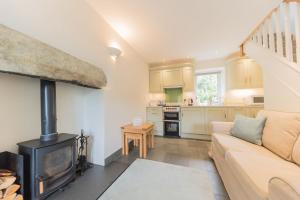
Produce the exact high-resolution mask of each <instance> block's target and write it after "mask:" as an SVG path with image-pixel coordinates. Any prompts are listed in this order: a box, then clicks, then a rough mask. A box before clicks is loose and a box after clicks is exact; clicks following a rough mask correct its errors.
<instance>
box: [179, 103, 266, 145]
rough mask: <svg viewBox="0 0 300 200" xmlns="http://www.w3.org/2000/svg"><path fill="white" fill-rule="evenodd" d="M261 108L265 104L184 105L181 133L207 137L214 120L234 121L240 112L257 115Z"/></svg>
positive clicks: (201, 137) (246, 114)
mask: <svg viewBox="0 0 300 200" xmlns="http://www.w3.org/2000/svg"><path fill="white" fill-rule="evenodd" d="M260 110H263V106H239V107H236V106H220V107H209V106H193V107H182V108H181V134H182V136H183V137H188V138H198V139H203V138H206V139H207V137H203V135H206V136H209V135H210V134H211V122H212V121H223V122H232V121H234V119H235V117H236V115H238V114H239V115H244V116H249V117H256V115H257V113H258V112H259V111H260ZM200 135H201V136H200ZM208 139H209V138H208Z"/></svg>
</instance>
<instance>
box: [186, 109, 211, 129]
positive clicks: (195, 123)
mask: <svg viewBox="0 0 300 200" xmlns="http://www.w3.org/2000/svg"><path fill="white" fill-rule="evenodd" d="M205 114H206V113H205V109H204V108H200V107H199V108H182V109H181V132H182V133H183V134H205V133H206V131H207V130H206V129H207V126H206V116H205Z"/></svg>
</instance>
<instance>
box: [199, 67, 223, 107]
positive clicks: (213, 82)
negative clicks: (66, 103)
mask: <svg viewBox="0 0 300 200" xmlns="http://www.w3.org/2000/svg"><path fill="white" fill-rule="evenodd" d="M196 77H197V78H196V96H197V101H198V102H197V103H198V104H207V105H211V104H220V103H221V96H222V88H221V79H222V73H221V71H218V72H209V73H199V74H197V76H196Z"/></svg>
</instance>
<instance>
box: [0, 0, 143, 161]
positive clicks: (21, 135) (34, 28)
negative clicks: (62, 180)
mask: <svg viewBox="0 0 300 200" xmlns="http://www.w3.org/2000/svg"><path fill="white" fill-rule="evenodd" d="M0 23H1V24H4V25H6V26H8V27H10V28H12V29H15V30H18V31H20V32H22V33H24V34H27V35H29V36H31V37H33V38H36V39H38V40H40V41H43V42H45V43H47V44H49V45H51V46H54V47H56V48H58V49H61V50H63V51H65V52H67V53H69V54H71V55H73V56H76V57H78V58H80V59H83V60H85V61H88V62H90V63H92V64H95V65H96V66H99V67H101V68H102V69H103V70H104V72H105V73H106V75H107V79H108V86H107V87H106V88H104V89H103V90H93V89H87V88H82V87H79V86H73V85H69V84H65V83H58V86H57V104H58V105H57V107H58V109H57V112H58V130H59V131H61V132H76V133H79V132H80V129H81V128H85V129H86V130H87V131H88V132H89V133H90V134H92V137H93V138H94V141H93V142H94V144H93V147H92V158H93V162H95V163H96V164H103V163H104V158H105V157H106V156H108V155H110V154H111V153H113V152H115V151H116V150H118V149H119V148H120V147H121V137H120V126H121V125H122V124H123V123H126V122H129V121H130V120H131V119H132V118H133V117H134V116H137V115H141V116H143V117H144V115H145V113H144V112H145V105H146V94H147V88H148V71H147V66H146V64H145V62H144V61H143V60H142V59H141V58H140V56H139V55H138V54H137V53H136V52H135V51H134V50H133V49H132V48H131V47H130V46H129V45H128V44H127V43H126V42H125V41H124V40H123V39H121V37H119V35H118V34H117V33H116V32H114V31H113V29H112V28H111V27H110V26H109V25H108V24H107V23H106V22H105V21H104V20H103V19H102V17H101V16H99V15H98V14H97V13H96V12H95V11H94V10H93V9H92V8H91V7H90V6H89V5H88V4H87V3H86V2H85V1H84V0H43V1H39V0H27V1H19V0H3V1H0ZM112 42H116V43H118V44H119V46H120V48H121V49H122V51H123V55H122V57H120V58H119V60H118V61H117V62H116V63H114V62H112V60H111V59H110V57H109V55H108V51H107V46H108V45H109V44H110V43H112ZM0 77H1V84H0V93H1V97H2V96H4V97H5V98H0V102H1V105H0V108H2V109H1V112H0V119H1V124H3V125H4V127H3V126H2V131H1V133H0V134H1V140H0V150H1V151H2V150H16V147H15V143H17V142H19V141H22V140H26V139H31V138H36V137H39V134H40V108H39V81H38V80H36V79H31V78H23V77H18V76H11V75H2V74H1V76H0ZM14 101H15V103H14V104H13V102H14ZM7 116H9V117H7ZM29 124H30V125H29Z"/></svg>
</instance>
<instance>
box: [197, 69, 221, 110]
mask: <svg viewBox="0 0 300 200" xmlns="http://www.w3.org/2000/svg"><path fill="white" fill-rule="evenodd" d="M209 74H218V78H217V79H218V80H217V82H218V83H217V84H218V86H217V89H218V91H217V93H218V97H219V99H220V102H218V104H223V102H224V94H225V88H226V83H225V67H216V68H210V69H200V70H196V73H195V79H194V80H195V83H194V84H195V86H196V87H195V91H194V92H195V96H196V97H197V98H198V96H197V90H198V85H197V81H198V76H201V75H209ZM197 103H200V102H199V100H197ZM201 104H202V103H201Z"/></svg>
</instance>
